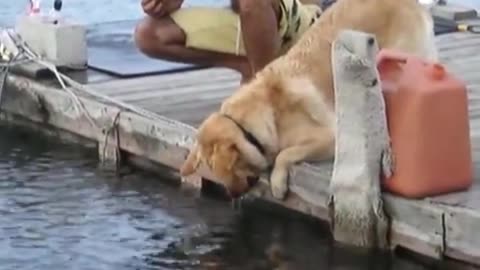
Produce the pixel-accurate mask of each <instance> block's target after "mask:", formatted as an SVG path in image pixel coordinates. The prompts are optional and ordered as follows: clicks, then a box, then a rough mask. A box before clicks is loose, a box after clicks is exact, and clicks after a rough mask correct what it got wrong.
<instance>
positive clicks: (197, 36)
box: [171, 0, 321, 55]
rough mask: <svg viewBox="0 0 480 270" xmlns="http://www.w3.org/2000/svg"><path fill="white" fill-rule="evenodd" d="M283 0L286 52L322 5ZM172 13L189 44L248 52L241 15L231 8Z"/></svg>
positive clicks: (280, 26) (282, 36) (282, 35)
mask: <svg viewBox="0 0 480 270" xmlns="http://www.w3.org/2000/svg"><path fill="white" fill-rule="evenodd" d="M279 1H280V7H281V9H280V10H281V12H280V18H279V22H278V31H279V36H280V39H281V40H280V44H281V48H282V52H281V53H283V52H285V51H286V50H288V49H289V48H290V47H291V46H292V45H293V44H294V43H295V42H296V41H297V40H298V39H299V37H300V36H301V35H302V34H303V33H304V32H305V30H307V29H308V27H309V26H310V25H312V23H313V22H314V21H315V19H316V18H318V17H320V14H321V8H320V7H319V6H317V5H313V4H310V5H306V4H302V3H300V1H299V0H279ZM171 17H172V19H173V20H174V21H175V23H176V24H177V25H178V26H179V27H180V28H181V29H182V30H183V31H184V32H185V35H186V46H187V47H191V48H196V49H202V50H209V51H216V52H223V53H229V54H235V55H245V47H244V44H243V39H242V33H241V28H240V19H239V16H238V14H236V13H235V12H233V11H232V10H231V9H230V8H227V7H225V8H209V7H188V8H182V9H179V10H177V11H175V12H174V13H172V14H171Z"/></svg>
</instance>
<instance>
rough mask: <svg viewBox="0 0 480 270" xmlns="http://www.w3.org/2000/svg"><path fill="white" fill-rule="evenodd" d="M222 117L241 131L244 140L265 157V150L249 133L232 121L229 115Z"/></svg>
mask: <svg viewBox="0 0 480 270" xmlns="http://www.w3.org/2000/svg"><path fill="white" fill-rule="evenodd" d="M222 116H223V117H225V118H227V119H230V121H232V122H233V123H235V125H236V126H237V127H238V128H239V129H240V130H241V131H242V133H243V136H245V139H247V141H248V142H249V143H251V144H253V145H254V146H255V147H256V148H257V149H258V151H259V152H260V153H262V155H265V148H264V147H263V145H262V144H261V143H260V142H259V141H258V139H257V138H256V137H255V136H254V135H253V134H252V133H251V132H249V131H247V130H246V129H245V128H244V127H243V126H242V125H240V123H238V122H237V121H236V120H235V119H233V118H232V117H231V116H230V115H228V114H222Z"/></svg>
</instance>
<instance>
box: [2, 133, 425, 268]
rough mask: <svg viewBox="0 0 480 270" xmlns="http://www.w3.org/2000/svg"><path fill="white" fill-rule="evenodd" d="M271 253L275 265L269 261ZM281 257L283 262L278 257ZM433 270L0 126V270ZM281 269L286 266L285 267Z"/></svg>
mask: <svg viewBox="0 0 480 270" xmlns="http://www.w3.org/2000/svg"><path fill="white" fill-rule="evenodd" d="M273 247H277V248H279V249H283V250H284V251H283V252H282V253H281V254H282V259H278V260H277V259H269V254H272V253H271V252H270V250H272V248H273ZM283 257H284V258H283ZM277 262H279V263H280V264H281V265H283V267H285V268H282V269H298V270H303V269H325V270H360V269H365V270H373V269H399V270H400V269H402V270H421V269H434V268H426V267H422V266H421V265H419V264H416V263H414V262H413V261H410V260H407V259H402V258H398V257H394V258H390V257H389V256H374V255H360V254H354V253H352V252H349V251H346V250H341V249H339V248H333V247H332V246H331V245H330V239H329V234H328V231H326V230H325V228H323V227H322V226H321V225H320V224H317V223H314V222H310V221H306V220H304V219H299V218H296V217H295V218H293V217H292V218H289V217H285V216H280V215H273V214H270V213H268V212H265V211H261V210H258V209H257V210H254V209H253V208H251V207H246V208H242V209H241V210H234V209H233V208H231V206H230V204H229V203H227V202H225V201H222V200H220V199H213V197H208V196H205V195H203V196H199V195H195V194H192V193H191V192H187V191H181V190H180V189H179V188H178V187H176V186H174V185H172V184H167V182H165V181H161V179H159V178H158V176H152V175H148V174H145V173H142V172H135V171H134V170H133V169H132V170H130V172H129V173H125V174H124V175H121V176H114V175H106V174H105V173H102V172H101V171H100V170H99V169H98V168H97V160H96V156H95V151H91V150H87V149H85V148H82V147H79V146H73V145H71V144H70V145H68V144H62V143H60V142H59V141H58V140H57V139H53V138H47V137H43V136H41V135H39V134H38V133H36V132H31V131H28V130H23V129H18V128H9V127H6V126H4V125H1V126H0V269H5V270H7V269H8V270H10V269H25V270H26V269H29V270H34V269H35V270H43V269H48V270H65V269H75V270H103V269H104V270H121V269H125V270H127V269H128V270H143V269H239V270H240V269H245V270H248V269H275V268H274V267H273V265H274V264H276V263H277ZM287 265H288V267H287Z"/></svg>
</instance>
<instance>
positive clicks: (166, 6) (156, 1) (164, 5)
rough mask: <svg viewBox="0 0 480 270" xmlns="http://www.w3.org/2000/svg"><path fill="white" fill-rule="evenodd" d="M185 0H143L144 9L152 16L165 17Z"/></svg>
mask: <svg viewBox="0 0 480 270" xmlns="http://www.w3.org/2000/svg"><path fill="white" fill-rule="evenodd" d="M182 2H183V0H142V8H143V11H144V12H145V13H146V14H148V15H150V16H152V17H157V18H158V17H163V16H166V15H168V14H170V13H171V12H173V11H175V10H177V9H179V8H180V6H181V5H182Z"/></svg>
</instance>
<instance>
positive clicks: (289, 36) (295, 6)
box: [278, 0, 322, 47]
mask: <svg viewBox="0 0 480 270" xmlns="http://www.w3.org/2000/svg"><path fill="white" fill-rule="evenodd" d="M321 14H322V9H321V8H320V7H319V6H317V5H314V4H310V5H305V4H302V3H301V2H300V1H299V0H280V14H279V18H278V29H279V33H280V36H281V37H282V47H284V46H286V47H290V46H291V45H293V44H292V41H294V40H298V38H299V35H301V34H303V32H305V30H307V29H308V27H310V26H311V25H312V24H313V23H314V22H315V21H316V19H318V18H319V17H320V15H321Z"/></svg>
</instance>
